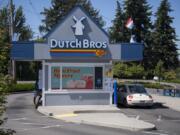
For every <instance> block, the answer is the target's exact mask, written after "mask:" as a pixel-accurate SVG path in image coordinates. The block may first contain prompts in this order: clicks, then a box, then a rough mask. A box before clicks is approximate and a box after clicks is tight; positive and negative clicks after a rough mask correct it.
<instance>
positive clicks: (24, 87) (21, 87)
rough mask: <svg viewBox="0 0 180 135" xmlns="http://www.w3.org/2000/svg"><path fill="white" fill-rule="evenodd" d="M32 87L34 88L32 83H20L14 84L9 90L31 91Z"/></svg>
mask: <svg viewBox="0 0 180 135" xmlns="http://www.w3.org/2000/svg"><path fill="white" fill-rule="evenodd" d="M34 89H35V84H34V83H20V84H14V85H13V87H12V89H11V90H10V92H23V91H33V90H34Z"/></svg>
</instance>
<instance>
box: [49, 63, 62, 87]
mask: <svg viewBox="0 0 180 135" xmlns="http://www.w3.org/2000/svg"><path fill="white" fill-rule="evenodd" d="M60 81H61V70H60V67H59V66H52V67H51V89H52V90H53V89H60Z"/></svg>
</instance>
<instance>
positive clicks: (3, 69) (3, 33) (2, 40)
mask: <svg viewBox="0 0 180 135" xmlns="http://www.w3.org/2000/svg"><path fill="white" fill-rule="evenodd" d="M12 11H13V13H12V14H13V30H14V33H18V34H19V41H24V40H25V41H27V40H29V39H30V38H32V35H33V32H32V31H31V29H30V27H29V26H28V25H26V24H25V22H26V19H25V16H24V14H23V10H22V7H21V6H20V7H18V8H17V9H16V8H15V6H14V5H13V9H12ZM0 20H1V21H0V73H2V74H4V75H6V74H7V73H8V65H9V60H10V55H9V53H10V42H11V41H10V33H9V24H10V22H9V12H8V8H7V7H4V8H2V9H1V10H0ZM17 66H18V65H17Z"/></svg>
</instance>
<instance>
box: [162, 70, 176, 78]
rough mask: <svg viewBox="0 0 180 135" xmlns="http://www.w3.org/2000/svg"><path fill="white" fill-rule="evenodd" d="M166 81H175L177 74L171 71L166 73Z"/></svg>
mask: <svg viewBox="0 0 180 135" xmlns="http://www.w3.org/2000/svg"><path fill="white" fill-rule="evenodd" d="M164 79H165V80H175V79H176V72H175V71H173V70H171V71H168V72H165V73H164Z"/></svg>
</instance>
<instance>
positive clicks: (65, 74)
mask: <svg viewBox="0 0 180 135" xmlns="http://www.w3.org/2000/svg"><path fill="white" fill-rule="evenodd" d="M62 78H63V79H62V88H63V89H93V87H94V68H93V67H63V68H62Z"/></svg>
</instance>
